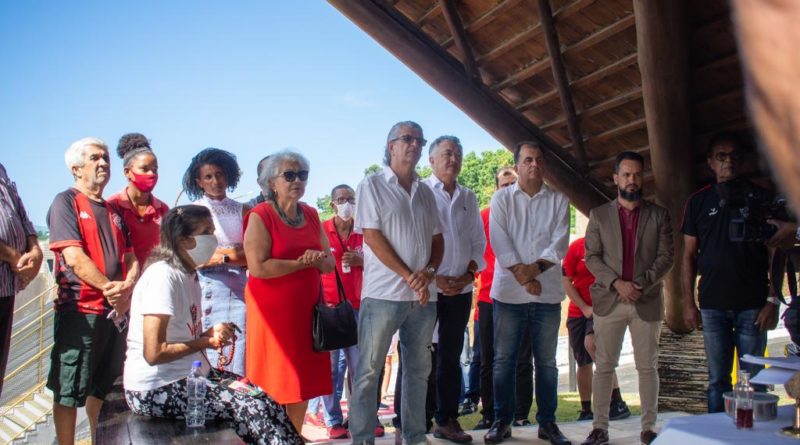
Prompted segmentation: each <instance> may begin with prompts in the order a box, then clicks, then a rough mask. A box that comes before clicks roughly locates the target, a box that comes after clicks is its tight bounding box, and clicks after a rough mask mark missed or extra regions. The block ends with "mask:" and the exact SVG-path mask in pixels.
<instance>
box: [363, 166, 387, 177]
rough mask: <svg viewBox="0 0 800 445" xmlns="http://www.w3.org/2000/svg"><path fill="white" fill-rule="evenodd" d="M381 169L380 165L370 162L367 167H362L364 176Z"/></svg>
mask: <svg viewBox="0 0 800 445" xmlns="http://www.w3.org/2000/svg"><path fill="white" fill-rule="evenodd" d="M381 170H383V167H381V166H380V165H378V164H372V165H370V166H369V167H367V168H365V169H364V176H369V175H371V174H373V173H378V172H379V171H381Z"/></svg>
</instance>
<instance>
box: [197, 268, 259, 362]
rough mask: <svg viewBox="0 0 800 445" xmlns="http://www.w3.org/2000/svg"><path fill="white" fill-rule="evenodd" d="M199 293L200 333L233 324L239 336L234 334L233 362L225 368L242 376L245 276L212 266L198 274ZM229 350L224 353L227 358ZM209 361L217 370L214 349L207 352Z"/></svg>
mask: <svg viewBox="0 0 800 445" xmlns="http://www.w3.org/2000/svg"><path fill="white" fill-rule="evenodd" d="M197 276H198V279H199V281H200V289H201V291H202V295H203V298H202V303H201V304H202V306H203V317H202V319H203V330H207V329H209V328H211V327H212V326H214V325H215V324H217V323H227V322H231V323H236V325H237V326H239V328H240V329H241V330H242V332H237V333H236V342H235V350H234V354H233V360H232V361H231V363H230V364H228V365H227V366H225V370H226V371H230V372H232V373H234V374H238V375H244V371H245V369H244V367H245V361H244V353H245V334H246V332H247V330H246V328H247V321H246V320H247V318H246V315H245V302H244V288H245V286H246V285H247V273H246V272H245V269H244V268H243V267H238V266H211V267H205V268H202V269H198V270H197ZM229 351H230V346H227V347H225V349H224V350H223V352H224V353H225V354H228V353H229ZM206 354H207V356H208V361H209V362H211V366H213V367H216V366H217V363H218V360H219V354H218V353H217V351H216V350H215V349H206Z"/></svg>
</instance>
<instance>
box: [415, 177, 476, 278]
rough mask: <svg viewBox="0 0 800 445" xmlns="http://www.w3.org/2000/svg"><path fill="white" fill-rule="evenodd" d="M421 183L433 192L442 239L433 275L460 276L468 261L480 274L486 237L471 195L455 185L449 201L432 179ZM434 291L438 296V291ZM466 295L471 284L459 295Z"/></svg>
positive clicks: (448, 194) (438, 181)
mask: <svg viewBox="0 0 800 445" xmlns="http://www.w3.org/2000/svg"><path fill="white" fill-rule="evenodd" d="M423 182H424V183H425V184H426V185H427V186H428V187H430V188H431V190H433V196H434V197H435V198H436V208H437V209H438V211H439V222H440V224H441V225H442V236H443V237H444V257H443V258H442V264H441V265H439V270H437V271H436V274H437V275H445V276H451V277H458V276H461V275H464V273H466V272H467V266H469V262H470V261H475V264H477V265H478V269H477V270H476V272H478V271H481V270H483V269H484V268H485V267H486V263H485V261H484V260H483V251H484V250H486V234H485V233H483V220H481V213H480V210H479V209H478V199H477V198H476V197H475V193H473V192H472V190H470V189H468V188H466V187H464V186H462V185H461V184H456V190H455V191H454V192H453V196H452V197H451V196H450V193H447V191H446V190H445V189H444V183H443V182H442V181H440V180H439V178H437V177H436V176H435V175H431V176H430V177H429V178H428V179H426V180H425V181H423ZM437 290H438V291H439V292H441V289H437ZM467 292H472V282H470V283H469V284H468V285H467V286H465V287H464V288H463V289H461V291H460V292H459V293H462V294H463V293H467Z"/></svg>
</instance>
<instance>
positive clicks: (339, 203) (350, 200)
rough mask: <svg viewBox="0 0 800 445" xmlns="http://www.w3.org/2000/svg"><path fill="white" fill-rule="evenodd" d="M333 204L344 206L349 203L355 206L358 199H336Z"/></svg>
mask: <svg viewBox="0 0 800 445" xmlns="http://www.w3.org/2000/svg"><path fill="white" fill-rule="evenodd" d="M333 202H335V203H336V204H338V205H342V204H344V203H346V202H349V203H350V204H355V203H356V198H337V199H334V200H333Z"/></svg>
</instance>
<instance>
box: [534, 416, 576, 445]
mask: <svg viewBox="0 0 800 445" xmlns="http://www.w3.org/2000/svg"><path fill="white" fill-rule="evenodd" d="M539 439H544V440H549V441H550V443H552V444H553V445H572V442H570V441H569V439H567V437H566V436H564V434H562V433H561V430H559V429H558V426H557V425H556V423H555V422H548V423H543V424H541V425H539Z"/></svg>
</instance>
